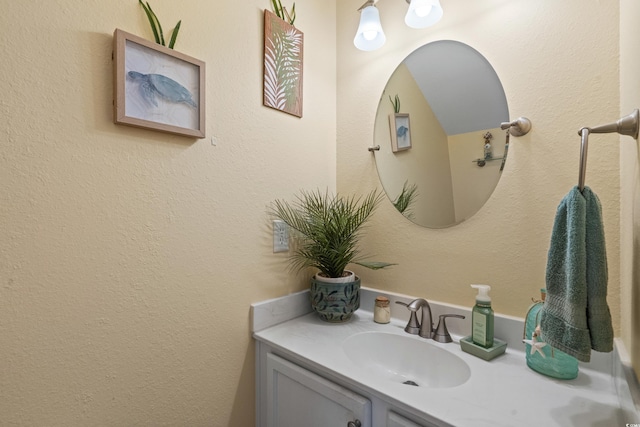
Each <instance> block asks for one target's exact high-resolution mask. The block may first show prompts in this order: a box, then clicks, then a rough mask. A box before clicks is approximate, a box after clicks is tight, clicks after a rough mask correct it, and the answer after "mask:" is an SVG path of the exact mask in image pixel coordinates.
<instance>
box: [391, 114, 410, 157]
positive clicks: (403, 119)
mask: <svg viewBox="0 0 640 427" xmlns="http://www.w3.org/2000/svg"><path fill="white" fill-rule="evenodd" d="M389 128H390V130H391V150H392V151H393V152H394V153H396V152H398V151H404V150H408V149H410V148H411V125H410V123H409V114H405V113H394V114H389Z"/></svg>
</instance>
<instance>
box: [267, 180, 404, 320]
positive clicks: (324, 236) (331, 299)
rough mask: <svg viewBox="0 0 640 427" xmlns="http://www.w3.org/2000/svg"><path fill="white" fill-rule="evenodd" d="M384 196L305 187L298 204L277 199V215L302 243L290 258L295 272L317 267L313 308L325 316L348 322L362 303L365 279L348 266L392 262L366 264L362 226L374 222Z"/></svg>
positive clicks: (368, 264)
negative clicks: (347, 194) (340, 193)
mask: <svg viewBox="0 0 640 427" xmlns="http://www.w3.org/2000/svg"><path fill="white" fill-rule="evenodd" d="M382 199H383V195H382V194H379V193H378V192H377V191H376V190H374V191H372V192H371V193H369V194H368V195H367V196H365V197H355V196H352V197H342V196H337V195H335V196H333V195H329V193H328V192H325V193H322V192H320V191H319V190H318V191H315V192H307V191H302V192H301V193H300V195H299V196H297V198H296V200H295V201H294V202H291V203H290V202H287V201H284V200H276V201H274V202H273V204H272V207H271V209H270V211H271V214H272V215H273V216H274V217H275V218H277V219H280V220H282V221H283V222H284V223H286V224H287V225H288V226H289V227H290V228H291V229H292V230H293V231H294V232H293V235H294V236H295V238H296V243H297V245H296V247H295V249H294V252H293V254H292V255H291V257H290V259H289V261H290V266H291V267H292V268H293V269H294V270H302V269H304V268H307V267H314V268H316V269H318V270H319V271H318V272H317V273H316V274H315V275H314V276H313V278H312V279H311V306H312V308H313V310H314V311H316V312H317V313H318V315H319V316H320V318H321V319H322V320H325V321H327V322H345V321H347V320H349V319H350V318H351V315H352V314H353V312H354V311H355V310H357V309H358V307H359V306H360V278H359V277H358V276H356V275H355V274H354V273H353V272H352V271H349V270H347V269H346V268H347V265H349V264H358V265H361V266H363V267H367V268H371V269H380V268H384V267H387V266H389V265H393V264H389V263H384V262H374V261H369V262H365V261H363V260H362V259H361V252H360V250H359V248H358V243H359V241H360V238H361V236H362V226H363V225H364V224H365V223H366V222H367V221H368V220H369V218H370V217H371V215H372V214H373V212H374V211H375V209H376V207H377V206H378V204H379V203H380V202H381V200H382Z"/></svg>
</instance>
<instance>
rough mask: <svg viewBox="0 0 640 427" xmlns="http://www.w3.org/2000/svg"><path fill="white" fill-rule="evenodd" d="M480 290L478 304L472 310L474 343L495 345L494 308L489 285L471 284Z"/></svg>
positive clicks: (485, 345)
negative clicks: (492, 307)
mask: <svg viewBox="0 0 640 427" xmlns="http://www.w3.org/2000/svg"><path fill="white" fill-rule="evenodd" d="M471 287H472V288H474V289H477V290H478V295H477V296H476V305H475V306H474V307H473V310H472V312H471V328H472V332H471V337H472V340H473V343H474V344H476V345H479V346H480V347H484V348H491V347H493V310H492V309H491V297H489V291H490V290H491V286H489V285H471Z"/></svg>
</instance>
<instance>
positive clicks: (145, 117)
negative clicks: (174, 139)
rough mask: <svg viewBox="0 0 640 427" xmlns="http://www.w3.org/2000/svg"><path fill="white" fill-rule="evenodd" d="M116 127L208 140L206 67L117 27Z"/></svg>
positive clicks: (115, 67)
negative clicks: (121, 126)
mask: <svg viewBox="0 0 640 427" xmlns="http://www.w3.org/2000/svg"><path fill="white" fill-rule="evenodd" d="M113 40H114V47H113V51H114V58H113V59H114V61H113V64H114V66H113V70H114V87H113V89H114V103H113V109H114V110H113V120H114V123H116V124H122V125H127V126H135V127H139V128H146V129H153V130H157V131H161V132H167V133H171V134H175V135H182V136H191V137H196V138H204V137H205V75H206V74H205V63H204V62H203V61H200V60H198V59H195V58H192V57H190V56H187V55H185V54H182V53H180V52H176V51H174V50H173V49H169V48H167V47H165V46H162V45H160V44H158V43H154V42H151V41H148V40H145V39H143V38H141V37H138V36H135V35H133V34H129V33H127V32H124V31H122V30H119V29H116V30H115V32H114V34H113Z"/></svg>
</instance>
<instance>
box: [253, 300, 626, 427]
mask: <svg viewBox="0 0 640 427" xmlns="http://www.w3.org/2000/svg"><path fill="white" fill-rule="evenodd" d="M452 323H453V322H452ZM405 324H406V322H405V321H404V320H399V319H392V321H391V323H389V324H385V325H381V324H377V323H375V322H373V314H372V313H371V312H369V311H365V310H363V309H360V310H358V311H357V312H356V313H355V314H354V315H353V317H352V319H351V320H350V321H349V322H346V323H343V324H330V323H326V322H323V321H322V320H320V319H319V318H318V317H317V315H316V314H315V313H311V314H306V315H302V316H300V317H296V318H294V319H292V320H288V321H285V322H283V323H280V324H277V325H275V326H271V327H268V328H266V329H263V330H260V331H257V332H255V333H254V337H255V338H256V339H257V340H259V341H261V342H265V343H267V344H269V345H270V346H272V347H274V348H276V349H278V350H279V351H280V352H282V353H284V354H289V355H292V356H294V357H297V358H302V359H304V361H305V362H307V363H309V364H310V365H311V366H312V367H313V368H314V369H315V370H317V371H318V372H320V373H322V372H324V373H327V374H330V375H333V376H335V377H337V378H340V379H342V380H345V381H347V382H349V383H352V384H355V385H357V387H359V388H361V389H363V390H366V391H367V392H369V393H371V394H373V395H376V396H383V397H384V398H385V399H387V400H391V401H392V402H394V403H400V404H402V405H406V406H408V407H409V408H411V409H413V410H415V411H417V412H419V413H421V414H425V415H426V414H428V415H430V417H429V416H427V417H425V419H427V420H430V419H432V418H431V417H433V418H435V419H437V420H440V421H441V422H444V423H446V424H450V425H453V426H460V427H465V426H474V427H476V426H492V427H497V426H509V427H513V426H532V427H549V426H601V427H611V426H624V425H625V423H626V422H632V421H624V420H623V418H624V417H623V415H622V410H621V408H620V404H619V401H618V397H617V394H616V390H615V385H614V381H613V377H612V376H611V375H609V374H607V373H603V372H598V371H596V370H590V369H588V368H585V367H584V366H582V365H581V366H580V371H579V373H578V377H577V378H576V379H574V380H569V381H566V380H556V379H553V378H549V377H546V376H544V375H541V374H538V373H537V372H534V371H533V370H531V369H529V368H528V367H527V365H526V361H525V355H524V353H523V352H522V351H519V350H516V349H514V348H512V347H509V348H507V351H506V353H505V354H504V355H502V356H499V357H497V358H496V359H494V360H491V361H484V360H482V359H479V358H477V357H475V356H473V355H471V354H468V353H465V352H463V351H462V350H461V348H460V345H459V343H458V340H459V338H461V337H460V336H456V335H453V334H452V335H453V338H454V342H452V343H447V344H441V343H438V342H435V341H433V340H428V342H429V343H430V344H432V345H434V346H436V347H439V348H442V349H444V350H446V351H449V352H451V353H453V354H455V355H457V356H458V357H460V358H461V359H462V360H464V361H465V362H466V363H467V364H468V365H469V367H470V369H471V376H470V378H469V380H468V381H467V382H465V383H464V384H462V385H459V386H456V387H452V388H437V389H430V388H427V387H412V386H407V385H403V384H395V383H391V382H389V381H386V380H384V379H383V378H380V377H379V376H375V375H371V374H370V373H369V372H367V371H365V370H364V369H362V368H361V367H360V366H358V365H357V364H355V363H354V362H352V361H351V359H349V358H348V357H347V355H346V354H345V352H344V351H343V350H342V343H343V341H344V340H345V339H347V338H348V337H350V336H351V335H354V334H356V333H359V332H366V331H380V332H387V333H392V334H403V335H405V336H407V337H408V338H410V339H416V340H424V338H420V337H418V336H415V335H409V334H407V333H406V332H404V330H403V328H404V326H405ZM450 329H451V328H450ZM496 338H500V337H499V336H496ZM424 362H425V363H429V360H425V361H424ZM635 422H638V421H635ZM446 424H445V425H446Z"/></svg>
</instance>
